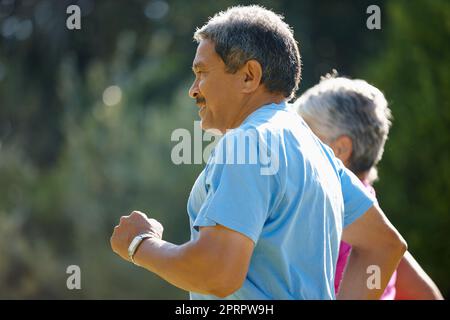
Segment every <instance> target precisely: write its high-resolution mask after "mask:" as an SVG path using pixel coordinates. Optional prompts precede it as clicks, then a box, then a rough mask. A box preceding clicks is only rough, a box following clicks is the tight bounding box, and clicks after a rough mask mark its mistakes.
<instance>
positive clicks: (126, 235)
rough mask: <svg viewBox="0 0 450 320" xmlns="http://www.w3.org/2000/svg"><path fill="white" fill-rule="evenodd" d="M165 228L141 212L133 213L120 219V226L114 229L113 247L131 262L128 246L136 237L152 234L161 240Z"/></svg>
mask: <svg viewBox="0 0 450 320" xmlns="http://www.w3.org/2000/svg"><path fill="white" fill-rule="evenodd" d="M163 230H164V228H163V226H162V225H161V224H160V223H159V222H158V221H156V220H155V219H149V218H147V216H146V215H145V213H142V212H140V211H133V212H132V213H131V214H130V215H129V216H123V217H121V218H120V222H119V225H118V226H116V227H115V228H114V232H113V234H112V236H111V240H110V241H111V247H112V249H113V251H114V252H115V253H117V254H118V255H119V256H121V257H122V258H123V259H125V260H127V261H130V258H129V257H128V246H129V245H130V243H131V241H133V239H134V237H136V236H137V235H140V234H142V233H150V234H153V235H154V236H155V238H158V239H161V238H162V234H163Z"/></svg>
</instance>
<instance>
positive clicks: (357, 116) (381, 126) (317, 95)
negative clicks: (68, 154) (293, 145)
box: [294, 75, 392, 182]
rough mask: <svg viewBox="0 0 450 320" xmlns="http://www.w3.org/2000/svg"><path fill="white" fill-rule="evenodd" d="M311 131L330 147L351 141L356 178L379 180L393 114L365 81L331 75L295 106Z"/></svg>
mask: <svg viewBox="0 0 450 320" xmlns="http://www.w3.org/2000/svg"><path fill="white" fill-rule="evenodd" d="M294 105H295V107H296V109H297V111H298V112H299V114H300V115H301V116H302V117H303V118H304V119H305V121H306V122H307V123H308V124H309V125H310V127H311V129H312V130H313V131H315V132H316V133H318V134H319V135H321V136H322V137H323V138H324V140H325V141H324V142H325V143H327V144H329V143H330V142H332V141H333V140H335V139H337V138H338V137H339V136H342V135H346V136H348V137H350V138H351V140H352V143H353V151H352V154H351V156H350V161H349V169H350V170H352V171H353V172H354V173H355V174H361V173H364V172H369V180H370V182H373V181H374V180H375V179H376V178H377V171H376V167H375V166H376V164H377V163H378V161H380V159H381V157H382V155H383V151H384V144H385V142H386V140H387V137H388V133H389V128H390V125H391V119H392V116H391V110H390V109H389V107H388V103H387V101H386V99H385V97H384V95H383V93H382V92H381V91H380V90H378V89H377V88H375V87H374V86H372V85H370V84H368V83H367V82H366V81H364V80H358V79H355V80H352V79H348V78H343V77H337V78H335V77H334V76H331V75H327V76H326V77H323V78H322V80H321V82H320V83H319V84H317V85H316V86H314V87H312V88H311V89H309V90H307V91H306V92H305V93H304V94H303V95H302V96H301V97H300V98H299V99H298V100H297V101H296V102H295V103H294Z"/></svg>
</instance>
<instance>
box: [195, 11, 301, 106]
mask: <svg viewBox="0 0 450 320" xmlns="http://www.w3.org/2000/svg"><path fill="white" fill-rule="evenodd" d="M194 39H195V41H197V42H200V41H201V40H204V39H208V40H211V41H213V42H214V44H215V49H216V52H217V54H218V55H219V56H220V57H221V58H222V60H223V61H224V63H225V65H226V68H227V72H230V73H234V72H236V71H237V70H239V69H240V68H241V67H242V66H243V65H244V64H245V63H246V62H247V61H249V60H253V59H254V60H256V61H258V62H259V63H260V64H261V67H262V79H261V82H262V83H263V84H264V85H265V87H266V88H267V89H268V91H269V92H275V93H282V94H283V95H284V96H285V97H286V98H292V97H293V96H294V94H295V91H297V89H298V85H299V82H300V73H301V62H300V53H299V50H298V46H297V43H296V41H295V39H294V35H293V31H292V29H291V28H290V27H289V26H288V25H287V24H286V23H285V22H284V21H283V17H282V16H280V15H278V14H276V13H274V12H272V11H270V10H267V9H265V8H263V7H260V6H257V5H251V6H236V7H231V8H229V9H227V10H226V11H222V12H219V13H217V14H216V15H215V16H214V17H212V18H210V19H209V21H208V22H207V23H206V24H205V25H204V26H203V27H201V28H199V29H197V31H196V32H195V34H194Z"/></svg>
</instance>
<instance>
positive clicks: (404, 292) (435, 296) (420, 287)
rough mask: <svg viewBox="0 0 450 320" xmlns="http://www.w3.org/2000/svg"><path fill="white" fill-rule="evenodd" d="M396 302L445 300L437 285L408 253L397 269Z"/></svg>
mask: <svg viewBox="0 0 450 320" xmlns="http://www.w3.org/2000/svg"><path fill="white" fill-rule="evenodd" d="M395 289H396V296H395V299H396V300H443V299H444V298H443V297H442V294H441V292H440V291H439V289H438V287H437V286H436V284H435V283H434V282H433V280H432V279H431V278H430V277H429V276H428V274H427V273H426V272H425V271H424V270H423V269H422V267H421V266H420V265H419V263H418V262H417V261H416V260H415V259H414V257H413V256H412V255H411V253H409V251H407V252H406V253H405V255H404V256H403V258H402V260H401V261H400V264H399V265H398V268H397V281H396V283H395Z"/></svg>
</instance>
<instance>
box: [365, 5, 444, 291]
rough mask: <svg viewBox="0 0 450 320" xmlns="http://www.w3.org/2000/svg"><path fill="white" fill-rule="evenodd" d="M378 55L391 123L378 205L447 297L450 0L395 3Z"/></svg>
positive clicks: (376, 68)
mask: <svg viewBox="0 0 450 320" xmlns="http://www.w3.org/2000/svg"><path fill="white" fill-rule="evenodd" d="M388 13H389V15H388V17H387V21H386V22H385V23H384V25H385V26H386V27H387V28H389V33H388V38H387V42H386V44H385V46H384V50H383V51H382V52H381V54H380V55H379V56H378V57H376V58H374V59H373V60H371V61H370V64H369V67H368V71H367V74H366V75H365V76H367V78H368V79H370V80H371V81H372V82H373V83H374V84H375V85H377V86H378V87H379V88H381V89H382V90H383V91H384V93H385V95H386V97H387V98H388V101H390V105H391V109H392V111H393V116H394V121H393V127H392V129H391V133H390V135H389V140H388V142H387V144H386V148H385V153H384V156H383V160H382V161H381V165H380V182H379V183H378V184H377V185H376V186H377V191H378V196H379V199H380V200H381V205H382V207H383V208H384V210H385V211H386V213H387V214H388V215H389V217H390V218H391V219H392V221H393V223H394V224H395V225H396V226H397V228H398V229H399V230H400V232H401V233H402V234H403V236H404V237H405V238H406V240H407V241H408V243H409V250H410V251H411V252H412V254H413V255H414V256H415V257H416V259H417V260H418V261H419V263H421V265H422V266H423V267H424V269H425V270H426V271H427V272H428V273H429V274H430V275H431V276H432V278H433V279H434V280H435V281H436V282H437V284H438V286H440V288H441V289H442V290H443V293H444V295H447V296H448V294H450V277H449V276H448V266H450V249H449V247H448V240H447V234H448V230H449V228H450V215H449V213H450V205H449V197H450V148H449V146H450V131H449V128H450V105H449V101H450V92H449V88H450V86H449V85H450V83H449V81H450V77H449V73H448V70H450V51H449V50H448V42H449V39H450V24H449V23H448V22H449V21H450V5H449V3H448V1H417V2H407V1H398V2H390V3H389V6H388Z"/></svg>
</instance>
